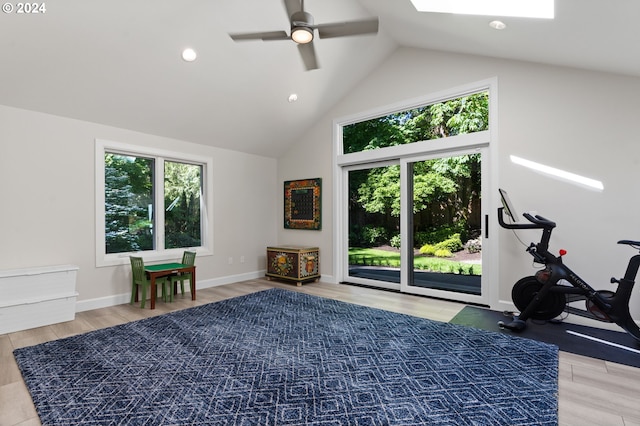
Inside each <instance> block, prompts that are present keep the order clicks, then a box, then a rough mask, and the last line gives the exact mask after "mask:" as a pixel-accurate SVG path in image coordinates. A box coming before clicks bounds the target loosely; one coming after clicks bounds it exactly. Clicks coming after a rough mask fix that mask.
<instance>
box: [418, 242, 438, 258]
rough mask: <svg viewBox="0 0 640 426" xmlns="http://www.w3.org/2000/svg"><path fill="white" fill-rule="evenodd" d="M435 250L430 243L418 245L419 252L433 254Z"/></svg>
mask: <svg viewBox="0 0 640 426" xmlns="http://www.w3.org/2000/svg"><path fill="white" fill-rule="evenodd" d="M435 252H436V247H435V246H433V245H431V244H425V245H423V246H422V247H420V253H422V254H426V255H427V256H433V255H434V254H435Z"/></svg>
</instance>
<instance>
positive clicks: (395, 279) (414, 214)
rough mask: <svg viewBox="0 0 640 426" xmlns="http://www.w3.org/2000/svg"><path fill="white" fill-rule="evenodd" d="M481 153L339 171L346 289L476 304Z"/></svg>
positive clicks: (479, 268)
mask: <svg viewBox="0 0 640 426" xmlns="http://www.w3.org/2000/svg"><path fill="white" fill-rule="evenodd" d="M482 153H483V150H482V149H481V148H477V149H474V150H470V151H451V152H447V153H443V154H435V155H430V156H421V157H416V156H411V157H408V158H401V159H398V160H397V161H395V160H394V161H388V162H384V163H371V164H364V165H358V166H351V167H349V168H345V169H344V171H343V176H344V178H346V181H347V184H346V185H345V186H344V188H345V189H344V190H345V191H346V194H344V196H343V197H342V199H343V200H345V202H346V207H347V213H346V217H347V219H346V222H347V223H346V225H347V226H346V228H347V229H348V237H347V240H346V245H347V247H346V250H345V251H344V253H345V258H344V259H343V262H344V264H343V268H344V270H345V271H346V274H345V277H344V280H343V281H345V282H350V283H356V284H364V285H368V286H373V287H381V288H387V289H395V290H400V291H403V292H408V293H415V294H422V295H429V296H435V297H442V298H447V299H452V300H460V301H465V302H474V303H482V302H483V300H484V297H483V296H484V295H483V287H482V258H483V252H482V236H483V226H484V223H483V219H482V218H483V217H484V212H483V210H482V202H481V200H482V197H481V195H482V189H483V179H482V174H483V173H482V172H483V166H482V158H483V154H482Z"/></svg>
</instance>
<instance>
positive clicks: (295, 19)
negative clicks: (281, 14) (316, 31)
mask: <svg viewBox="0 0 640 426" xmlns="http://www.w3.org/2000/svg"><path fill="white" fill-rule="evenodd" d="M296 27H311V28H313V16H311V14H309V13H307V12H304V11H302V10H301V11H300V12H296V13H294V14H293V15H291V29H292V30H293V29H294V28H296Z"/></svg>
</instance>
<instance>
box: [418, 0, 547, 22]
mask: <svg viewBox="0 0 640 426" xmlns="http://www.w3.org/2000/svg"><path fill="white" fill-rule="evenodd" d="M411 3H413V6H414V7H415V8H416V10H418V12H436V13H457V14H462V15H489V16H516V17H520V18H544V19H553V17H554V0H411Z"/></svg>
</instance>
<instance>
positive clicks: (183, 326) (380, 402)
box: [14, 289, 558, 425]
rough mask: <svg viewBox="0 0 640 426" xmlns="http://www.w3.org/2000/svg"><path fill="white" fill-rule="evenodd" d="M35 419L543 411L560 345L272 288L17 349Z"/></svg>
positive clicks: (353, 417) (515, 417)
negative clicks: (37, 417) (34, 408)
mask: <svg viewBox="0 0 640 426" xmlns="http://www.w3.org/2000/svg"><path fill="white" fill-rule="evenodd" d="M14 354H15V357H16V360H17V361H18V365H19V366H20V369H21V370H22V375H23V377H24V380H25V382H26V384H27V387H28V388H29V391H30V392H31V396H32V398H33V401H34V403H35V406H36V409H37V411H38V414H39V415H40V419H41V421H42V423H43V424H45V425H54V424H55V425H58V424H59V425H92V424H126V425H552V424H553V425H555V424H557V376H558V348H557V347H556V346H554V345H550V344H547V343H542V342H537V341H534V340H529V339H522V338H518V337H513V336H509V335H502V334H499V333H494V332H488V331H484V330H478V329H473V328H470V327H463V326H459V325H455V324H447V323H439V322H435V321H430V320H426V319H422V318H416V317H412V316H408V315H402V314H397V313H392V312H387V311H383V310H379V309H372V308H367V307H363V306H358V305H354V304H350V303H344V302H339V301H335V300H331V299H324V298H320V297H316V296H310V295H306V294H302V293H297V292H294V291H289V290H281V289H271V290H266V291H260V292H257V293H253V294H249V295H246V296H241V297H236V298H233V299H229V300H224V301H221V302H216V303H211V304H208V305H203V306H198V307H194V308H190V309H186V310H182V311H177V312H173V313H170V314H165V315H160V316H157V317H153V318H149V319H145V320H141V321H136V322H131V323H128V324H123V325H119V326H116V327H111V328H107V329H102V330H97V331H93V332H90V333H87V334H83V335H78V336H74V337H69V338H66V339H60V340H56V341H52V342H48V343H43V344H40V345H36V346H31V347H27V348H21V349H17V350H16V351H15V352H14Z"/></svg>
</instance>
